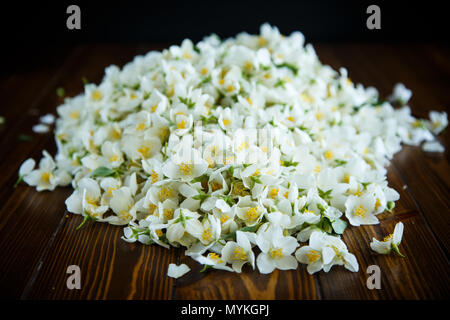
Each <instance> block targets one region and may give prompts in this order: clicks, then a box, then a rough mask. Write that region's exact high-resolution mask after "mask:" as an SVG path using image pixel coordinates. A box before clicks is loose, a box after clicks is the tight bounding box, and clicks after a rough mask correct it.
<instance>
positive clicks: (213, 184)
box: [211, 181, 223, 192]
mask: <svg viewBox="0 0 450 320" xmlns="http://www.w3.org/2000/svg"><path fill="white" fill-rule="evenodd" d="M222 188H223V185H222V184H221V183H220V182H217V181H212V182H211V190H212V191H213V192H214V191H217V190H220V189H222Z"/></svg>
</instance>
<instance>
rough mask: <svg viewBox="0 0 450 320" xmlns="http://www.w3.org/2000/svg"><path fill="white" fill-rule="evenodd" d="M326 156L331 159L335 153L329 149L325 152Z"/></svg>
mask: <svg viewBox="0 0 450 320" xmlns="http://www.w3.org/2000/svg"><path fill="white" fill-rule="evenodd" d="M325 158H327V159H328V160H331V159H333V158H334V154H333V152H332V151H327V152H325Z"/></svg>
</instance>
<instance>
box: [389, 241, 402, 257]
mask: <svg viewBox="0 0 450 320" xmlns="http://www.w3.org/2000/svg"><path fill="white" fill-rule="evenodd" d="M392 250H394V252H395V253H396V254H398V255H399V256H400V257H402V258H405V256H404V255H403V254H401V253H400V250H398V246H397V245H396V244H395V243H392Z"/></svg>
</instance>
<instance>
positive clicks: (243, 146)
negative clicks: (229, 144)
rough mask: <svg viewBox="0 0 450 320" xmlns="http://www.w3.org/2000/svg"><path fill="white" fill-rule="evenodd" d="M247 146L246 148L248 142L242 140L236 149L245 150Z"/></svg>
mask: <svg viewBox="0 0 450 320" xmlns="http://www.w3.org/2000/svg"><path fill="white" fill-rule="evenodd" d="M247 148H248V143H247V142H245V141H244V142H242V143H241V144H240V145H239V147H238V148H237V151H238V152H240V151H242V150H245V149H247Z"/></svg>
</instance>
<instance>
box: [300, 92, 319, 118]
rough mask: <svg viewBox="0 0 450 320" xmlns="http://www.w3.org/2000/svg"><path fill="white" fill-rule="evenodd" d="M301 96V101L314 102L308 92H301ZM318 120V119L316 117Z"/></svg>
mask: <svg viewBox="0 0 450 320" xmlns="http://www.w3.org/2000/svg"><path fill="white" fill-rule="evenodd" d="M300 96H301V98H302V99H303V101H305V102H307V103H313V102H314V98H313V97H311V96H310V95H309V94H307V93H305V92H304V93H302V94H301V95H300ZM318 120H319V119H318Z"/></svg>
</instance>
